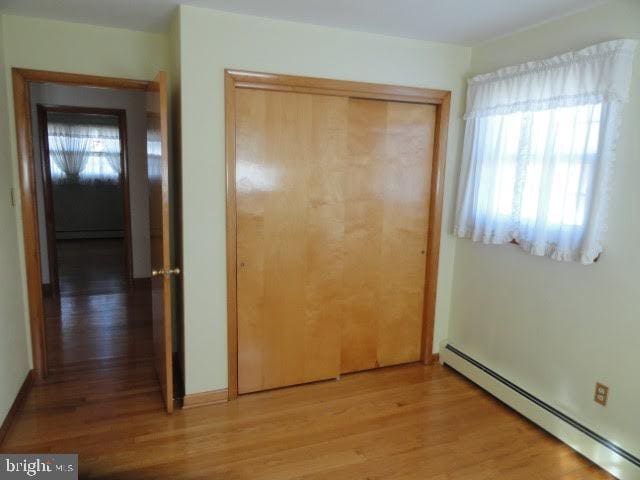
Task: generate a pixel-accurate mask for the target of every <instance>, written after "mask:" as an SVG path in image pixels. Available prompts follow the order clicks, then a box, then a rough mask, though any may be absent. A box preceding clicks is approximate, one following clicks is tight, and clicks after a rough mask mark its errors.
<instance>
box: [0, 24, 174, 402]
mask: <svg viewBox="0 0 640 480" xmlns="http://www.w3.org/2000/svg"><path fill="white" fill-rule="evenodd" d="M2 22H3V32H2V33H3V35H2V43H1V46H0V48H2V49H3V51H4V56H5V59H4V60H5V61H4V65H3V68H2V70H1V71H0V75H2V77H3V78H2V80H3V81H4V82H6V90H5V91H3V92H1V93H2V100H0V102H2V103H1V104H2V106H3V108H1V109H0V116H1V117H3V118H2V124H1V125H0V139H1V140H3V141H2V142H1V145H2V147H0V148H8V149H9V151H8V152H7V155H4V156H3V157H0V171H1V172H3V175H2V181H6V180H5V179H6V178H7V176H6V175H4V173H6V172H9V173H10V172H11V171H13V182H12V183H13V186H14V188H15V190H16V192H19V183H18V167H17V165H18V162H17V149H16V135H15V124H14V123H13V122H14V117H13V112H14V108H13V89H12V86H11V68H12V67H20V68H32V69H40V70H51V71H58V72H73V73H84V74H91V75H104V76H110V77H122V78H134V79H141V80H151V79H153V78H154V77H155V75H156V73H157V72H158V71H159V70H166V69H167V67H168V64H169V61H168V56H169V55H168V41H167V36H166V35H162V34H153V33H144V32H134V31H130V30H124V29H119V28H108V27H97V26H93V25H83V24H77V23H70V22H60V21H54V20H44V19H37V18H27V17H20V16H14V15H3V16H2ZM5 117H6V118H5ZM7 142H8V144H7ZM0 152H2V150H0ZM5 191H6V190H5ZM0 193H1V192H0ZM6 195H7V194H6V193H5V194H3V195H2V196H0V205H1V204H2V203H3V201H2V200H1V199H2V198H5V200H4V201H5V202H6V198H7V197H6ZM12 211H13V212H15V218H17V224H18V226H17V235H18V242H17V248H18V251H17V252H16V251H15V249H14V248H12V246H11V245H12V244H10V243H7V247H6V248H4V245H5V244H4V243H0V250H1V254H2V255H3V256H2V257H0V258H2V259H3V260H2V261H3V262H5V260H4V255H5V252H6V254H7V255H9V257H7V258H8V260H6V262H7V268H6V269H5V270H4V271H3V272H2V277H1V278H2V279H3V280H2V286H3V289H0V290H3V292H2V293H1V294H0V295H2V297H1V298H2V299H4V298H5V297H4V295H5V294H6V295H7V297H6V298H8V301H7V302H5V301H4V300H2V307H0V308H2V309H4V308H8V309H10V310H9V311H13V310H11V309H14V306H12V305H14V303H15V302H16V299H18V298H19V297H21V298H22V305H23V306H22V310H21V315H22V319H21V321H22V322H23V328H26V330H27V332H28V331H29V317H28V314H27V312H28V303H27V297H26V272H25V268H24V265H25V263H24V249H23V238H22V213H21V210H20V204H19V201H18V203H17V205H16V208H15V209H14V210H12ZM5 225H7V227H6V228H5ZM2 227H3V228H2V232H1V233H0V238H2V240H0V242H5V237H4V235H8V237H7V238H10V237H11V234H10V232H11V230H12V226H11V222H10V220H9V219H8V217H7V220H6V221H5V219H4V218H3V223H2ZM13 261H15V262H16V263H17V264H18V267H17V271H16V266H15V265H13V266H12V263H11V262H13ZM5 274H6V279H7V280H6V282H5V281H4V278H5V276H4V275H5ZM5 305H6V306H5ZM14 313H17V312H14ZM0 338H2V340H1V341H2V342H4V341H5V340H6V341H7V342H9V344H10V345H11V348H13V349H15V351H16V352H22V351H23V350H24V349H29V355H28V358H29V359H30V358H31V353H30V352H31V350H30V348H31V344H30V341H29V340H28V339H29V334H28V333H27V335H26V337H21V336H19V335H18V334H17V333H14V334H11V333H7V334H6V335H5V334H4V330H3V335H1V336H0ZM2 345H3V348H2V355H5V352H6V361H5V360H4V359H5V357H4V356H3V357H2V362H1V363H2V367H0V368H8V369H9V370H10V371H12V372H13V371H19V370H20V369H21V368H22V365H23V363H22V359H21V356H20V355H18V354H15V352H14V354H11V349H5V348H4V343H2ZM0 388H2V389H3V390H2V395H5V390H4V385H3V384H0ZM9 393H10V392H9ZM9 393H7V396H9ZM3 398H4V397H3Z"/></svg>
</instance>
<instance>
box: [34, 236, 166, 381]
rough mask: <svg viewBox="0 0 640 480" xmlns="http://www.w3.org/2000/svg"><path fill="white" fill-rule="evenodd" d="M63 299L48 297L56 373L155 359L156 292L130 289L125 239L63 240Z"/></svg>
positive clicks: (50, 355) (60, 262) (50, 345)
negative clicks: (153, 309)
mask: <svg viewBox="0 0 640 480" xmlns="http://www.w3.org/2000/svg"><path fill="white" fill-rule="evenodd" d="M57 249H58V269H59V277H60V299H59V301H58V300H56V299H53V298H46V299H45V328H46V342H47V359H48V362H49V368H50V369H52V370H56V369H59V368H61V367H65V368H66V367H68V366H75V367H78V366H82V365H83V364H85V365H84V366H85V367H86V368H89V367H91V365H92V364H93V363H95V362H100V361H105V360H118V361H120V362H127V361H128V362H137V361H140V360H148V359H150V358H151V356H152V354H153V351H152V348H153V344H152V330H151V293H150V290H149V287H148V286H147V285H144V286H142V287H136V288H133V287H129V285H128V283H127V280H126V277H125V272H124V260H123V244H122V240H119V239H113V240H63V241H58V244H57Z"/></svg>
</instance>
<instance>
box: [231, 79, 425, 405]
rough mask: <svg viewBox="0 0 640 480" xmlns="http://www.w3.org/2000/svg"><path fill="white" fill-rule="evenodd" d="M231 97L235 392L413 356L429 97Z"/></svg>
mask: <svg viewBox="0 0 640 480" xmlns="http://www.w3.org/2000/svg"><path fill="white" fill-rule="evenodd" d="M235 95H236V98H235V102H236V103H235V104H236V111H235V121H236V136H235V139H236V144H235V152H236V171H235V174H236V175H235V178H236V185H235V186H236V202H237V203H236V212H237V217H236V222H237V236H236V242H237V243H236V249H237V250H236V252H237V253H236V257H237V320H238V392H239V393H247V392H252V391H257V390H264V389H269V388H275V387H281V386H285V385H293V384H298V383H304V382H311V381H315V380H321V379H326V378H332V377H336V376H338V375H339V374H340V373H343V372H351V371H356V370H363V369H368V368H374V367H376V366H382V365H393V364H398V363H405V362H411V361H417V360H419V359H420V355H421V341H422V325H423V313H422V307H423V298H424V278H425V265H426V257H425V253H426V239H427V231H426V230H427V223H428V211H429V209H428V199H429V193H430V192H429V185H430V181H431V178H430V165H431V155H432V151H433V134H434V124H435V108H434V107H432V106H429V105H424V104H411V103H398V102H388V101H378V100H361V99H353V98H348V97H345V96H331V95H317V94H307V93H292V92H277V91H268V90H257V89H242V88H239V89H237V90H236V93H235Z"/></svg>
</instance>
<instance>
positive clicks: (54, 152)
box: [48, 114, 121, 182]
mask: <svg viewBox="0 0 640 480" xmlns="http://www.w3.org/2000/svg"><path fill="white" fill-rule="evenodd" d="M54 115H55V114H52V115H50V117H52V118H50V119H49V123H48V140H49V155H50V158H51V162H50V168H51V178H52V180H53V181H54V182H61V181H72V182H73V181H81V182H87V181H96V180H101V181H112V182H117V181H118V179H119V178H120V170H121V168H120V132H119V128H118V125H117V118H116V119H112V118H110V117H105V119H104V120H103V121H104V122H105V124H99V123H96V119H93V124H83V123H71V122H70V121H69V119H68V118H66V121H64V122H61V121H56V120H55V116H54ZM76 117H78V118H77V119H81V116H76ZM98 120H99V119H98ZM109 121H111V122H116V123H115V124H109V123H106V122H109Z"/></svg>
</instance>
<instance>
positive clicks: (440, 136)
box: [224, 69, 451, 399]
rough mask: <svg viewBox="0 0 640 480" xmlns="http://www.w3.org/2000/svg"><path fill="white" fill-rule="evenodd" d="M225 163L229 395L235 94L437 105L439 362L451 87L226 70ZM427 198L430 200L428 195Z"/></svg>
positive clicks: (428, 316)
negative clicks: (261, 92)
mask: <svg viewBox="0 0 640 480" xmlns="http://www.w3.org/2000/svg"><path fill="white" fill-rule="evenodd" d="M224 78H225V167H226V203H227V205H226V247H227V345H228V346H227V355H228V390H227V396H228V398H229V399H234V398H236V397H237V396H238V292H237V274H238V272H237V203H236V144H235V140H236V98H235V92H236V89H237V88H244V89H257V90H270V91H278V92H294V93H312V94H319V95H332V96H342V97H351V98H364V99H370V100H386V101H394V102H408V103H418V104H424V105H433V106H435V107H436V123H435V132H434V143H433V159H432V165H431V168H432V170H431V172H432V173H431V190H430V195H429V198H428V201H429V206H428V207H429V221H428V225H427V255H426V259H425V263H426V265H425V288H424V302H423V312H422V313H423V314H422V321H423V327H422V338H421V355H420V359H421V361H422V362H423V363H424V364H426V365H428V364H431V363H433V362H434V361H436V359H437V355H434V353H433V333H434V323H435V310H436V294H437V284H438V265H439V257H440V234H441V229H442V204H443V198H444V177H445V164H446V158H447V141H448V129H449V114H450V110H451V91H449V90H434V89H429V88H420V87H404V86H399V85H384V84H375V83H364V82H353V81H345V80H333V79H326V78H317V77H301V76H295V75H281V74H273V73H262V72H251V71H243V70H232V69H225V71H224ZM425 200H427V199H425Z"/></svg>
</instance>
